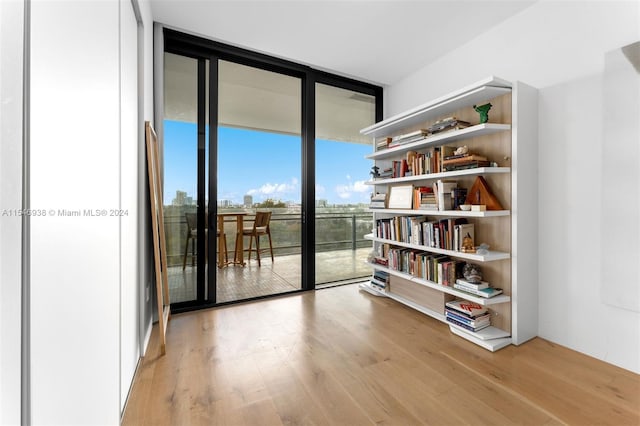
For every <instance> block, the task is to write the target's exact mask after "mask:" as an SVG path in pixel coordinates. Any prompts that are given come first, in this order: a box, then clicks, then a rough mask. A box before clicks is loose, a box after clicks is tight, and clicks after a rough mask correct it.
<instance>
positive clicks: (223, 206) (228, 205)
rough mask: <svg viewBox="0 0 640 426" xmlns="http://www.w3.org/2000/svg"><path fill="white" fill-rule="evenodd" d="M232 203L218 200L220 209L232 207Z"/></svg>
mask: <svg viewBox="0 0 640 426" xmlns="http://www.w3.org/2000/svg"><path fill="white" fill-rule="evenodd" d="M231 205H232V203H231V200H218V207H222V208H225V207H231Z"/></svg>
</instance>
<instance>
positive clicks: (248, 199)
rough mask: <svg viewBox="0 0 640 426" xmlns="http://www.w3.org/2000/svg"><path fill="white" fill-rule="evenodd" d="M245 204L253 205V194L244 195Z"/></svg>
mask: <svg viewBox="0 0 640 426" xmlns="http://www.w3.org/2000/svg"><path fill="white" fill-rule="evenodd" d="M244 206H245V207H251V206H253V196H252V195H245V196H244Z"/></svg>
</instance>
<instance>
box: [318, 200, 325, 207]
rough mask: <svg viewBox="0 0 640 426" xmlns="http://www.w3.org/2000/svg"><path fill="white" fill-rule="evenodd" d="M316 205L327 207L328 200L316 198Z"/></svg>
mask: <svg viewBox="0 0 640 426" xmlns="http://www.w3.org/2000/svg"><path fill="white" fill-rule="evenodd" d="M316 207H327V200H316Z"/></svg>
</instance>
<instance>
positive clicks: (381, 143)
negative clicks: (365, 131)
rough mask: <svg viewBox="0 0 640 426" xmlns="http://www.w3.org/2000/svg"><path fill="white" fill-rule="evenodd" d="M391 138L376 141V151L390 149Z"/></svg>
mask: <svg viewBox="0 0 640 426" xmlns="http://www.w3.org/2000/svg"><path fill="white" fill-rule="evenodd" d="M391 140H392V139H391V138H386V137H385V138H380V139H378V140H376V151H382V150H384V149H387V148H389V144H390V143H391Z"/></svg>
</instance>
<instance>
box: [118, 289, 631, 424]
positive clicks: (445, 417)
mask: <svg viewBox="0 0 640 426" xmlns="http://www.w3.org/2000/svg"><path fill="white" fill-rule="evenodd" d="M167 339H168V340H167V354H166V356H164V357H161V356H159V348H158V342H157V330H155V329H154V334H153V335H152V340H151V343H150V347H149V350H148V353H147V356H146V357H145V358H144V360H143V362H142V365H141V367H140V369H139V371H138V373H137V376H136V379H135V381H134V385H133V389H132V391H131V395H130V397H129V403H128V405H127V408H126V411H125V413H124V417H123V424H124V425H126V426H133V425H252V426H253V425H265V426H266V425H373V424H375V425H418V424H434V425H449V424H450V425H459V424H470V425H483V424H486V425H512V424H523V425H553V424H572V425H590V424H610V425H639V424H640V376H638V375H636V374H633V373H631V372H629V371H626V370H623V369H620V368H617V367H614V366H612V365H609V364H606V363H603V362H601V361H598V360H595V359H593V358H590V357H587V356H585V355H582V354H579V353H577V352H574V351H571V350H569V349H566V348H563V347H561V346H558V345H555V344H553V343H550V342H548V341H545V340H543V339H540V338H537V339H534V340H532V341H530V342H528V343H525V344H524V345H521V346H519V347H515V346H510V347H507V348H505V349H502V350H500V351H498V352H496V353H491V352H488V351H486V350H484V349H482V348H479V347H477V346H475V345H473V344H472V343H469V342H466V341H465V340H463V339H461V338H459V337H457V336H455V335H453V334H451V333H450V332H449V329H448V327H447V326H446V325H445V324H442V323H440V322H438V321H436V320H434V319H431V318H429V317H427V316H425V315H423V314H420V313H418V312H416V311H413V310H411V309H409V308H406V307H404V306H402V305H400V304H398V303H396V302H394V301H392V300H389V299H383V298H376V297H374V296H370V295H368V294H365V293H361V292H359V291H358V290H357V287H356V286H354V285H349V286H342V287H334V288H328V289H324V290H319V291H316V292H309V293H304V294H298V295H293V296H284V297H281V298H278V299H272V300H267V301H260V302H254V303H247V304H242V305H236V306H229V307H223V308H218V309H211V310H206V311H198V312H193V313H187V314H181V315H176V316H174V317H173V318H172V319H171V321H170V322H169V327H168V331H167Z"/></svg>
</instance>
